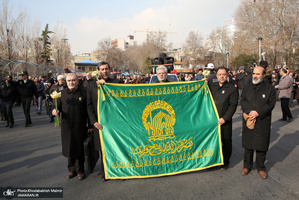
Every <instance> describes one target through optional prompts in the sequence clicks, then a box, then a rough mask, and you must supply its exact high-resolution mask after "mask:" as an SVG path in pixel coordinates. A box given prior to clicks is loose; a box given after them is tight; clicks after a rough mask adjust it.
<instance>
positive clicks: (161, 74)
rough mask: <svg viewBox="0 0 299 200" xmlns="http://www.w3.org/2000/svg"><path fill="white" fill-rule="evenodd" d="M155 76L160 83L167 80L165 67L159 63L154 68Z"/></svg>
mask: <svg viewBox="0 0 299 200" xmlns="http://www.w3.org/2000/svg"><path fill="white" fill-rule="evenodd" d="M156 72H157V78H158V80H159V82H160V83H164V82H168V80H167V68H166V67H165V66H163V65H160V66H158V67H157V69H156Z"/></svg>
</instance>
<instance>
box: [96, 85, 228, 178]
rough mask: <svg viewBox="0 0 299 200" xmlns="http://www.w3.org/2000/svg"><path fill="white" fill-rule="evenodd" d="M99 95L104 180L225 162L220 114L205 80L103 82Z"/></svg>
mask: <svg viewBox="0 0 299 200" xmlns="http://www.w3.org/2000/svg"><path fill="white" fill-rule="evenodd" d="M99 94H100V98H99V105H98V108H99V116H100V118H99V123H100V124H101V125H102V126H103V129H102V130H101V131H100V138H101V145H102V152H103V162H104V171H105V178H106V179H127V178H146V177H157V176H164V175H173V174H179V173H183V172H188V171H197V170H202V169H205V168H208V167H212V166H217V165H221V164H223V158H222V151H221V138H220V126H219V125H218V113H217V110H216V107H215V104H214V102H213V100H212V97H211V94H210V91H209V88H208V86H207V84H206V82H205V81H191V82H177V83H164V84H137V85H126V84H105V85H102V86H100V88H99Z"/></svg>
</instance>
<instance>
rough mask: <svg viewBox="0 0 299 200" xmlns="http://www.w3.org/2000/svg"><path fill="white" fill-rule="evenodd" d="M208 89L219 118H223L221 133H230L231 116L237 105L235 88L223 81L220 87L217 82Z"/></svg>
mask: <svg viewBox="0 0 299 200" xmlns="http://www.w3.org/2000/svg"><path fill="white" fill-rule="evenodd" d="M210 90H211V93H212V96H213V99H214V102H215V105H216V108H217V111H218V115H219V118H223V119H224V121H225V123H224V124H223V125H221V133H227V134H231V133H232V117H233V115H234V113H235V112H236V109H237V105H238V90H237V88H236V87H235V86H234V85H232V84H229V83H228V82H225V83H224V84H223V85H222V87H220V85H219V83H212V84H211V85H210Z"/></svg>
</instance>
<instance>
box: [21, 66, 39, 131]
mask: <svg viewBox="0 0 299 200" xmlns="http://www.w3.org/2000/svg"><path fill="white" fill-rule="evenodd" d="M20 76H22V80H20V81H19V82H18V87H19V94H20V97H21V102H22V106H23V110H24V114H25V118H26V121H25V127H28V126H29V125H30V124H32V121H31V117H30V103H31V100H32V97H33V95H34V96H35V98H36V99H38V96H37V89H36V85H35V83H34V82H33V81H32V80H29V79H28V72H27V71H23V72H22V73H21V74H20Z"/></svg>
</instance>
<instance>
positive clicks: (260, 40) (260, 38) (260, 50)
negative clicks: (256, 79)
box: [258, 37, 263, 62]
mask: <svg viewBox="0 0 299 200" xmlns="http://www.w3.org/2000/svg"><path fill="white" fill-rule="evenodd" d="M262 40H263V38H262V37H259V38H258V41H259V62H261V52H262V49H261V48H262V47H261V42H262Z"/></svg>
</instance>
